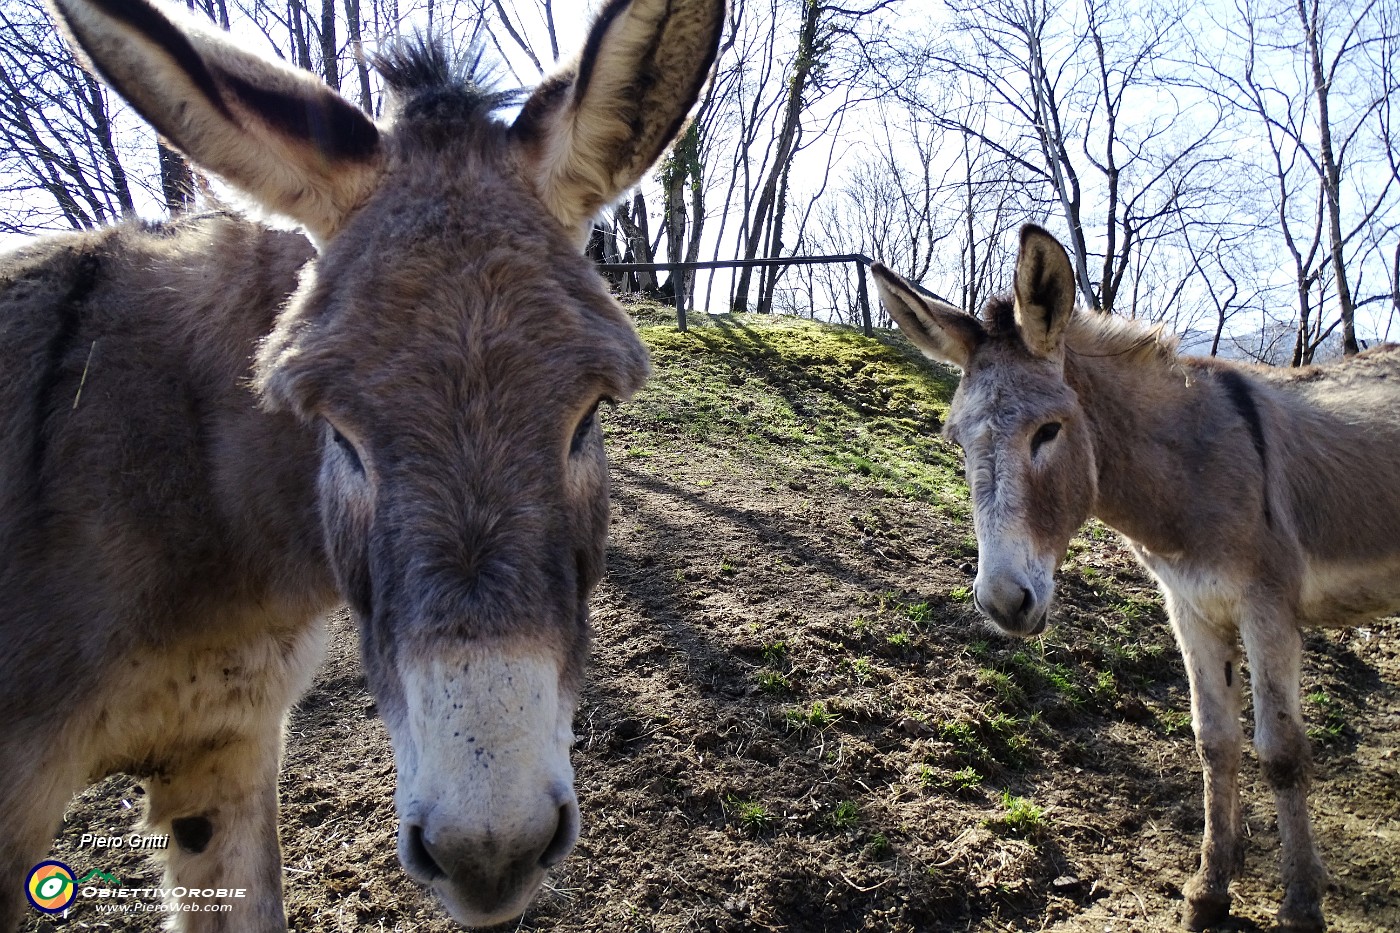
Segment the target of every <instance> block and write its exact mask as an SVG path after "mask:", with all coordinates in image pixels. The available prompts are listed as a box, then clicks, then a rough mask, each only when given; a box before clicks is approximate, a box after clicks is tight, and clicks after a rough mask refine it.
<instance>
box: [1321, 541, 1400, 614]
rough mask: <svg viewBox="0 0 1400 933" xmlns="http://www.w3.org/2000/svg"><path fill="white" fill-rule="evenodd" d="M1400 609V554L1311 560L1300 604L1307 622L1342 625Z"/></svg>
mask: <svg viewBox="0 0 1400 933" xmlns="http://www.w3.org/2000/svg"><path fill="white" fill-rule="evenodd" d="M1397 612H1400V554H1394V555H1390V556H1388V557H1384V558H1380V559H1376V560H1371V561H1348V562H1345V563H1343V562H1333V561H1309V562H1308V565H1307V569H1306V570H1305V571H1304V573H1303V588H1302V598H1301V601H1300V607H1299V616H1300V620H1301V621H1302V623H1303V624H1304V625H1311V626H1319V627H1324V628H1341V627H1344V626H1348V625H1359V624H1361V623H1363V622H1366V621H1369V620H1371V619H1375V618H1379V617H1380V616H1386V615H1391V614H1393V613H1397Z"/></svg>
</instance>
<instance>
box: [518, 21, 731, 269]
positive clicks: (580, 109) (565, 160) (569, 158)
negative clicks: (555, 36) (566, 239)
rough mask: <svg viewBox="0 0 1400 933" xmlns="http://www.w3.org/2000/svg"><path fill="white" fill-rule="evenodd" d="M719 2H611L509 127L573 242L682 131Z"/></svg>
mask: <svg viewBox="0 0 1400 933" xmlns="http://www.w3.org/2000/svg"><path fill="white" fill-rule="evenodd" d="M723 26H724V0H609V2H608V3H607V4H606V5H605V6H604V7H603V9H602V11H601V12H600V13H599V14H598V18H597V20H596V21H595V22H594V24H593V29H592V30H591V31H590V33H589V35H588V41H587V43H585V45H584V47H583V51H582V53H580V55H579V58H578V60H577V61H575V62H574V63H572V64H571V65H569V66H567V67H565V68H564V69H563V70H562V71H561V72H559V73H558V74H555V75H554V76H553V77H551V78H549V79H547V80H546V81H545V82H544V83H543V84H541V85H540V87H539V88H538V89H537V90H536V91H535V93H534V94H533V95H532V96H531V97H530V99H529V100H528V101H526V103H525V106H524V108H523V109H522V110H521V112H520V116H519V117H518V118H517V119H516V121H515V126H514V127H513V129H512V132H513V134H514V136H515V138H516V140H517V141H518V142H519V143H520V144H521V145H522V146H523V147H524V152H525V158H526V162H527V165H528V168H529V170H530V171H531V173H532V174H533V175H534V177H535V180H536V184H537V186H538V190H539V192H540V193H541V195H542V196H543V198H544V202H545V204H546V206H548V207H549V209H550V211H551V212H553V214H554V216H555V217H557V218H558V219H559V221H560V222H561V223H563V225H564V227H565V229H567V230H569V231H570V232H571V233H572V234H573V235H574V236H575V238H576V239H577V240H578V243H579V245H580V246H582V245H583V243H584V242H585V241H586V239H587V235H588V230H587V223H588V221H589V220H591V219H592V218H593V217H594V215H596V214H597V213H598V212H599V211H600V210H602V209H603V207H604V206H605V205H607V204H608V203H609V202H611V201H612V200H613V199H614V198H616V197H617V196H618V195H620V194H622V192H624V191H626V190H627V189H628V188H630V187H631V186H632V185H634V184H636V183H637V182H638V181H640V180H641V178H642V175H643V174H644V173H645V172H646V171H647V169H649V168H650V167H651V165H652V164H653V163H654V162H655V161H656V160H657V158H659V157H660V155H661V153H662V151H664V150H665V148H666V146H667V145H668V144H669V143H670V142H671V140H672V139H674V138H675V137H676V135H677V134H678V133H679V132H680V129H681V126H682V125H683V124H684V122H685V117H686V114H687V113H688V112H689V111H690V108H691V105H693V104H694V103H695V100H696V98H697V97H698V96H699V95H700V89H701V88H702V87H704V84H705V80H706V78H708V77H709V73H710V67H711V66H712V65H713V64H714V61H715V54H716V50H717V49H718V46H719V36H720V32H721V30H722V29H723Z"/></svg>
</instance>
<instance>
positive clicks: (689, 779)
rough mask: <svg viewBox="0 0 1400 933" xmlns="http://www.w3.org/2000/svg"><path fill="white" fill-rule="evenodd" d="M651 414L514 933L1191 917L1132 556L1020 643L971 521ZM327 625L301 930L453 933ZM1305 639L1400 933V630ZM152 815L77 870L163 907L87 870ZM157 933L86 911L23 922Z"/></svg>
mask: <svg viewBox="0 0 1400 933" xmlns="http://www.w3.org/2000/svg"><path fill="white" fill-rule="evenodd" d="M628 418H629V416H628V414H627V410H626V409H625V408H624V409H621V410H619V411H618V412H616V413H614V414H612V415H610V416H609V422H610V423H609V424H608V425H607V430H608V432H609V435H610V445H611V447H612V454H613V481H614V489H613V494H614V499H613V516H614V517H613V527H612V533H613V534H612V551H611V555H610V568H611V569H610V574H609V576H608V578H607V580H606V582H605V583H604V585H603V586H602V587H601V589H600V590H599V592H598V593H597V595H596V598H595V600H594V606H595V614H594V621H595V625H596V633H597V634H596V642H595V646H594V651H593V666H592V672H591V676H590V680H589V687H588V690H587V693H586V695H585V697H584V699H583V703H582V706H581V708H580V710H579V713H578V717H577V722H576V733H577V736H578V744H577V749H576V752H575V766H576V768H577V773H578V787H579V793H580V801H581V806H582V811H583V820H584V828H583V836H582V839H581V841H580V842H579V845H578V848H577V850H576V851H575V853H574V855H573V856H572V857H571V858H570V859H569V860H568V861H567V862H566V863H565V864H564V865H563V866H562V867H561V868H560V869H559V870H557V871H556V872H555V873H554V875H553V876H552V879H551V881H550V888H549V889H548V890H547V891H546V892H545V893H544V894H543V895H542V896H541V897H540V898H539V900H538V901H537V902H536V904H535V906H533V907H532V908H531V909H530V911H529V913H528V914H527V915H526V917H525V919H524V921H523V922H522V923H521V924H520V925H519V929H521V930H537V931H544V930H549V931H558V933H583V931H589V933H632V931H653V930H654V931H767V930H772V931H779V930H781V931H792V933H808V931H810V933H819V931H820V933H836V931H890V933H904V931H942V930H947V931H953V930H985V931H992V930H1053V931H1059V933H1071V931H1073V933H1088V931H1094V933H1101V931H1115V933H1127V931H1136V930H1168V929H1173V928H1175V927H1176V926H1177V924H1178V922H1179V918H1180V914H1181V903H1182V902H1181V894H1180V887H1181V885H1182V884H1183V883H1184V882H1185V880H1186V878H1187V877H1188V875H1189V873H1190V872H1191V871H1192V870H1193V869H1194V867H1195V864H1196V860H1197V851H1196V848H1197V845H1198V840H1199V832H1200V828H1201V804H1200V778H1199V771H1198V766H1197V761H1196V756H1195V752H1194V749H1193V745H1192V740H1191V737H1190V730H1189V725H1188V724H1187V723H1186V720H1185V718H1184V717H1185V713H1186V710H1187V701H1186V691H1185V679H1184V675H1183V674H1182V671H1181V663H1180V659H1179V657H1178V656H1177V654H1176V651H1175V648H1174V646H1173V645H1172V643H1171V638H1170V634H1169V632H1168V630H1167V628H1166V624H1165V618H1164V616H1163V614H1162V611H1161V608H1160V601H1159V600H1157V599H1156V597H1155V592H1154V590H1153V589H1152V587H1151V584H1150V581H1148V580H1147V579H1146V578H1145V577H1144V576H1143V575H1142V574H1141V573H1140V572H1139V571H1138V570H1137V569H1136V568H1135V566H1134V565H1133V564H1132V562H1131V561H1130V559H1129V558H1128V557H1127V556H1126V554H1125V552H1124V551H1123V550H1122V549H1121V548H1120V547H1119V546H1118V544H1117V543H1116V542H1115V541H1114V540H1113V539H1112V538H1111V537H1110V536H1107V535H1103V534H1090V535H1089V536H1088V537H1086V538H1085V539H1083V540H1082V541H1081V546H1080V547H1079V548H1078V549H1077V552H1076V553H1075V555H1074V557H1073V560H1072V561H1071V564H1070V566H1068V567H1067V568H1066V570H1065V572H1064V573H1063V575H1062V578H1061V589H1060V606H1059V609H1058V614H1057V626H1056V628H1055V630H1054V631H1052V632H1051V633H1050V634H1049V635H1048V636H1047V637H1046V638H1045V639H1044V640H1043V641H1037V642H1032V643H1027V644H1016V643H1010V642H1006V641H1003V640H1000V639H997V638H995V637H992V636H990V635H989V634H988V633H987V631H986V630H985V629H984V628H983V627H982V625H981V624H980V623H979V622H978V621H977V620H976V618H975V616H974V613H973V612H972V611H971V610H970V608H969V607H968V605H967V602H966V587H967V586H968V585H969V584H970V582H971V574H970V571H971V562H972V561H973V560H974V559H975V551H973V550H972V549H971V547H970V537H969V535H970V531H969V529H968V528H967V527H966V525H965V524H961V523H959V521H958V520H957V519H956V518H950V517H949V515H948V513H947V510H946V509H940V508H939V507H938V506H937V505H934V504H930V503H928V502H925V501H916V500H913V499H906V498H901V497H898V496H893V495H890V494H889V493H888V492H886V491H884V490H882V489H880V488H879V487H878V486H876V485H873V484H862V483H850V482H846V481H843V480H842V478H841V477H840V476H837V475H834V474H832V473H823V472H820V471H813V470H809V469H805V468H802V467H801V466H793V465H791V464H785V463H784V462H783V460H782V459H781V458H774V457H749V456H747V455H746V453H745V451H744V449H743V448H742V447H741V446H738V447H729V446H726V445H724V444H713V445H685V444H681V443H677V444H674V445H665V446H658V447H655V448H653V449H644V448H639V447H638V446H637V445H636V444H634V443H632V444H630V443H629V442H631V441H636V438H635V437H633V436H632V432H633V429H634V427H635V426H634V425H633V424H631V422H629V421H628ZM329 625H330V626H331V631H332V645H331V651H330V657H329V658H328V660H327V663H326V665H325V668H324V670H323V671H322V672H321V675H320V677H319V679H318V681H317V683H316V686H315V688H314V689H313V690H312V692H311V693H310V694H308V695H307V696H306V697H305V698H304V699H303V701H302V702H301V703H300V705H299V706H298V707H297V708H296V710H295V711H294V712H293V714H292V716H291V719H290V723H289V736H288V740H287V753H286V761H285V765H284V768H283V777H282V782H281V793H282V840H283V847H284V850H285V852H284V854H285V864H286V873H285V878H284V881H285V887H286V902H287V907H288V915H289V924H290V926H291V928H292V929H294V930H297V931H306V933H309V931H350V930H357V931H358V930H366V931H368V930H401V931H422V933H435V931H446V930H451V929H455V927H454V926H453V924H452V923H451V922H450V921H449V920H448V918H447V917H446V915H445V913H444V912H443V911H442V910H441V909H440V908H438V907H437V906H436V905H435V904H434V903H433V902H432V901H431V899H430V898H428V897H427V896H425V895H424V894H423V893H422V892H421V891H420V890H419V889H418V888H416V887H415V885H414V884H413V883H412V882H410V881H409V880H408V879H407V878H406V876H405V875H404V874H403V872H402V871H401V869H400V868H399V866H398V864H397V860H396V857H395V854H394V833H395V828H396V819H395V815H394V810H393V804H392V795H393V787H394V773H393V766H392V754H391V752H390V750H389V746H388V741H387V737H386V734H385V732H384V728H383V725H382V723H381V722H380V721H379V720H378V719H377V718H376V711H375V706H374V703H373V700H372V699H371V698H370V697H369V696H368V695H367V693H366V692H365V687H364V681H363V678H362V676H361V674H360V670H359V666H358V658H357V646H356V644H355V635H354V628H353V623H351V622H350V620H349V619H348V616H346V615H345V614H344V613H341V614H337V615H335V616H334V617H332V618H331V619H330V620H329ZM1091 644H1092V645H1095V646H1097V647H1095V648H1093V650H1092V651H1091V650H1090V649H1089V648H1087V647H1084V646H1087V645H1091ZM1308 645H1309V651H1308V654H1307V660H1306V673H1305V693H1307V694H1309V695H1310V696H1312V697H1313V699H1311V700H1310V701H1309V702H1308V703H1306V704H1305V708H1306V709H1307V712H1308V716H1309V720H1310V724H1311V725H1313V726H1314V727H1315V729H1316V731H1317V740H1316V741H1315V756H1316V772H1317V779H1316V783H1315V787H1314V790H1313V794H1312V808H1313V813H1314V815H1315V819H1316V824H1317V831H1318V835H1319V838H1320V844H1321V849H1322V852H1323V853H1324V856H1325V857H1326V858H1327V860H1328V864H1329V867H1330V869H1331V871H1332V875H1333V883H1332V887H1331V890H1330V891H1329V893H1328V896H1327V898H1326V910H1327V912H1328V916H1329V918H1330V920H1331V923H1332V929H1334V930H1337V931H1342V933H1362V931H1366V933H1373V931H1387V930H1389V931H1394V930H1400V751H1397V749H1400V622H1397V621H1396V620H1388V621H1383V622H1379V623H1376V624H1374V625H1372V626H1369V627H1367V628H1365V629H1358V630H1353V631H1348V632H1341V633H1332V634H1312V635H1310V636H1309V638H1308ZM1119 646H1121V648H1122V650H1121V652H1120V651H1119V650H1118V648H1119ZM1105 658H1111V659H1112V663H1111V664H1110V663H1109V662H1107V661H1105V660H1104V659H1105ZM1086 677H1087V678H1088V679H1087V680H1086ZM1095 678H1097V679H1095ZM1062 681H1064V682H1062ZM1085 683H1089V684H1090V685H1091V686H1090V687H1085V686H1084V684H1085ZM1244 793H1245V802H1246V811H1245V812H1246V819H1247V824H1248V835H1249V837H1250V838H1249V849H1248V853H1247V860H1246V863H1245V867H1244V871H1243V874H1242V875H1241V877H1240V880H1239V881H1238V882H1237V884H1236V887H1235V892H1236V915H1237V917H1238V918H1239V919H1238V920H1237V921H1236V923H1235V924H1234V925H1233V926H1232V927H1230V929H1235V930H1267V929H1270V928H1271V924H1270V918H1271V916H1272V913H1273V910H1274V908H1275V906H1276V899H1277V897H1278V895H1279V891H1278V887H1277V869H1276V865H1275V859H1276V856H1277V851H1278V848H1277V842H1278V840H1277V834H1276V830H1275V825H1274V816H1273V809H1272V804H1271V802H1270V800H1269V799H1268V794H1267V790H1266V788H1265V787H1264V786H1263V784H1262V783H1261V781H1260V779H1259V776H1258V773H1257V770H1256V769H1255V768H1254V766H1253V762H1252V760H1249V762H1248V764H1247V770H1246V773H1245V781H1244ZM141 808H142V799H141V796H140V792H139V789H138V788H136V787H135V786H134V785H133V783H132V782H131V781H130V780H129V779H122V778H114V779H112V780H109V781H107V782H105V783H104V784H101V785H98V786H96V787H94V788H92V789H90V790H89V791H88V792H87V793H85V794H84V795H83V796H82V797H81V798H80V799H79V800H76V801H75V802H74V805H73V806H72V807H71V808H70V810H69V813H68V815H67V817H66V819H65V823H64V827H63V830H62V833H61V837H60V839H59V841H58V842H57V843H56V844H55V847H54V850H53V857H55V858H59V859H63V860H65V861H67V862H68V863H69V864H70V865H72V866H73V867H74V868H75V869H76V870H77V871H78V872H79V873H85V872H87V871H88V870H90V869H92V868H102V869H104V870H107V871H109V872H112V873H113V874H115V875H116V876H118V877H120V878H121V879H122V881H123V882H124V883H125V884H126V885H127V886H141V885H142V884H150V883H154V882H155V881H156V880H157V879H158V874H157V873H156V872H155V870H154V869H153V868H152V867H151V866H150V864H149V863H147V862H145V861H143V859H142V858H141V857H140V856H139V855H138V854H134V853H131V852H127V851H116V852H103V853H98V852H95V851H93V850H91V849H82V850H79V849H78V848H77V847H76V844H77V842H78V839H79V836H80V834H81V833H83V832H97V833H113V834H117V833H125V832H128V831H130V830H129V827H130V826H131V824H132V823H133V821H134V818H135V817H136V816H137V815H138V814H139V813H140V811H141ZM158 927H159V915H157V914H153V913H152V914H144V915H126V916H122V917H115V918H112V917H108V916H105V915H99V914H97V913H95V912H94V911H93V910H92V909H89V908H87V907H84V908H83V909H81V910H77V911H74V912H73V913H72V914H71V916H70V917H69V918H68V919H67V920H66V921H43V920H40V918H39V917H38V916H37V915H33V916H31V918H30V919H29V920H27V921H26V923H25V925H24V927H23V929H24V930H26V931H31V933H33V931H40V930H50V929H59V928H65V929H66V928H73V929H113V930H140V931H146V930H156V929H158Z"/></svg>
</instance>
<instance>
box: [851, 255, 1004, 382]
mask: <svg viewBox="0 0 1400 933" xmlns="http://www.w3.org/2000/svg"><path fill="white" fill-rule="evenodd" d="M870 271H871V272H872V273H874V275H875V287H876V289H877V290H878V291H879V292H880V300H881V301H882V302H884V305H885V310H886V311H888V312H889V313H890V317H892V318H894V321H895V323H896V324H898V325H899V329H900V330H902V331H904V336H906V337H908V338H909V339H910V341H912V342H913V344H914V346H916V347H918V348H919V349H920V350H922V351H923V352H924V355H925V356H929V357H932V358H933V359H935V360H938V361H939V362H940V363H951V364H953V365H954V366H956V367H958V368H959V369H967V361H968V360H970V359H971V358H972V351H973V350H976V349H977V345H978V344H980V343H981V342H982V340H983V338H984V337H985V336H986V331H984V330H983V329H982V325H981V324H979V323H977V319H976V318H974V317H973V316H972V315H970V314H964V313H963V312H962V311H959V310H958V309H957V308H955V307H953V306H952V305H949V304H944V303H943V302H941V301H936V300H934V299H931V298H927V297H925V296H923V295H920V294H919V293H918V292H917V291H915V290H914V287H913V286H911V285H910V284H909V283H908V282H906V281H904V279H902V278H900V277H899V276H897V275H895V274H894V273H893V272H891V271H890V270H889V269H887V268H885V267H884V266H883V265H881V264H880V263H878V262H877V263H875V264H874V265H872V266H871V267H870Z"/></svg>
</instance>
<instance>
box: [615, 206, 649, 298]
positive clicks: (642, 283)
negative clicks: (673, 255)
mask: <svg viewBox="0 0 1400 933" xmlns="http://www.w3.org/2000/svg"><path fill="white" fill-rule="evenodd" d="M613 216H615V217H616V218H617V223H618V225H619V226H620V227H622V233H623V235H624V236H625V237H626V239H627V252H626V254H625V255H624V257H623V262H641V263H649V262H654V261H655V260H653V259H652V256H651V234H650V233H648V232H647V205H646V200H645V199H644V198H643V197H642V193H641V192H640V191H638V192H637V195H636V197H635V198H633V199H632V208H631V211H630V212H629V210H628V207H627V205H625V204H620V205H618V208H617V210H616V211H615V212H614V214H613ZM637 289H638V290H639V291H641V292H643V293H644V294H648V295H655V294H656V293H657V291H658V290H659V289H658V288H657V286H656V273H655V272H649V271H641V272H638V273H637Z"/></svg>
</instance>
